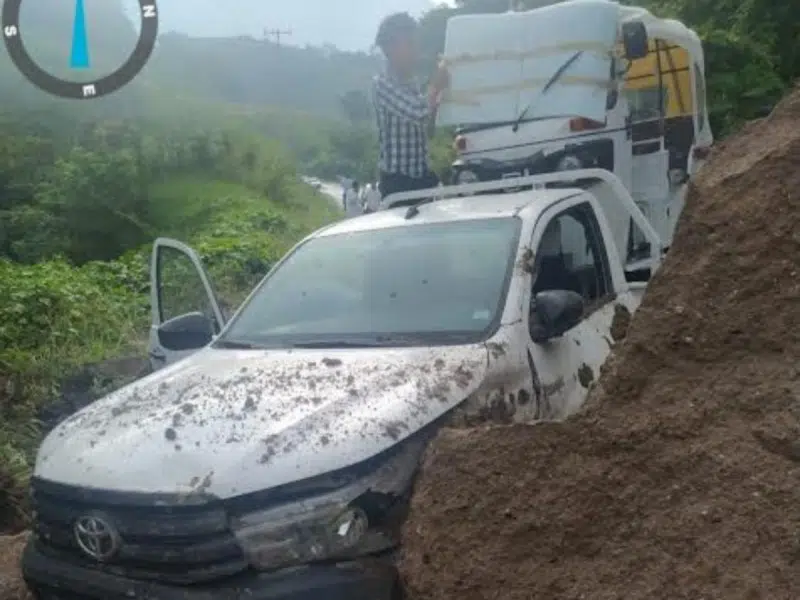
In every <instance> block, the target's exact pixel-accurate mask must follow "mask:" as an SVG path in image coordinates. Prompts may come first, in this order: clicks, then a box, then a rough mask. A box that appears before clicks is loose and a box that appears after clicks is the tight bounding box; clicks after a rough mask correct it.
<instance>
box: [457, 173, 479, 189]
mask: <svg viewBox="0 0 800 600" xmlns="http://www.w3.org/2000/svg"><path fill="white" fill-rule="evenodd" d="M479 181H480V177H478V175H477V174H476V173H475V171H470V170H469V169H467V170H464V171H459V172H458V175H456V184H458V185H464V184H467V183H478V182H479Z"/></svg>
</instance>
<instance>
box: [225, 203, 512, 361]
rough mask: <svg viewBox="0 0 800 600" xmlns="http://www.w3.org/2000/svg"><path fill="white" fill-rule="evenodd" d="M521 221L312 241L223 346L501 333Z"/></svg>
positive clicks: (253, 302)
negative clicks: (498, 331)
mask: <svg viewBox="0 0 800 600" xmlns="http://www.w3.org/2000/svg"><path fill="white" fill-rule="evenodd" d="M519 231H520V220H519V219H517V218H515V217H503V218H490V219H479V220H462V221H449V222H446V223H426V224H420V225H407V226H401V227H393V228H388V229H375V230H370V231H361V232H356V233H347V234H336V235H329V236H322V237H318V238H313V239H311V240H309V241H307V242H306V243H304V244H303V245H301V246H300V247H298V248H297V249H296V250H295V251H294V252H293V253H292V254H291V255H290V256H289V257H288V258H287V259H286V260H285V261H284V262H283V264H282V265H281V266H279V267H278V268H277V269H276V270H275V271H274V272H273V273H272V274H271V275H269V276H268V277H267V279H266V280H264V281H263V282H262V284H261V285H260V286H259V287H258V288H257V290H256V292H255V293H254V294H253V296H252V297H251V298H250V300H249V301H248V302H247V304H246V305H245V306H244V307H243V308H242V310H241V311H240V312H239V314H238V316H237V317H236V318H235V319H234V321H233V322H232V323H231V324H230V326H229V327H228V328H227V329H226V331H225V332H224V333H223V334H222V336H221V337H220V338H219V339H218V341H217V346H218V347H226V346H227V347H249V346H250V347H251V346H261V347H304V346H305V347H354V346H356V347H357V346H373V345H381V346H403V345H427V344H454V343H472V342H477V341H480V340H482V339H484V338H485V337H486V336H487V335H489V334H491V333H492V331H493V329H494V328H495V327H496V326H497V324H498V322H499V319H500V317H501V315H502V309H503V306H504V305H505V297H506V294H507V289H508V283H509V280H510V276H511V272H512V268H513V264H514V257H515V254H516V248H517V243H518V239H519Z"/></svg>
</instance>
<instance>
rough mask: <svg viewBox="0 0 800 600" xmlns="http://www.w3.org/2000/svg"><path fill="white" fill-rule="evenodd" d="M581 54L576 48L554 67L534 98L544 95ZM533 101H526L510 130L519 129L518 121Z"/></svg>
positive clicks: (524, 115) (526, 112)
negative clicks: (558, 65)
mask: <svg viewBox="0 0 800 600" xmlns="http://www.w3.org/2000/svg"><path fill="white" fill-rule="evenodd" d="M581 54H583V50H578V51H577V52H576V53H575V54H573V55H572V56H570V57H569V58H568V59H567V60H566V62H565V63H564V64H563V65H561V66H560V67H558V69H556V72H555V73H553V76H552V77H550V79H548V80H547V83H545V84H544V87H543V88H542V92H541V93H540V94H539V95H538V96H537V97H536V98H535V99H534V100H538V99H539V98H541V97H542V96H544V95H545V94H546V93H547V91H548V90H549V89H550V88H551V87H553V86H554V85H555V84H556V82H558V80H559V79H561V76H562V75H563V74H564V71H566V70H567V69H568V68H569V67H570V66H571V65H572V63H574V62H575V61H576V60H578V58H579V57H580V55H581ZM533 102H534V101H533V100H531V101H530V102H528V105H527V106H526V107H525V108H524V109H522V112H521V113H519V116H518V117H517V120H516V121H514V124H513V125H512V126H511V131H513V132H514V133H516V132H517V130H518V129H519V125H520V123H522V120H523V119H524V118H525V117H526V116H527V114H528V111H529V110H530V108H531V106H532V105H533Z"/></svg>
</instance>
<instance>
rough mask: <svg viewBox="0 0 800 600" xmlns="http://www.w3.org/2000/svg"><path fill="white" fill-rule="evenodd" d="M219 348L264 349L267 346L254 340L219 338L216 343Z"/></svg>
mask: <svg viewBox="0 0 800 600" xmlns="http://www.w3.org/2000/svg"><path fill="white" fill-rule="evenodd" d="M214 346H215V347H217V348H225V349H228V350H264V349H266V346H260V345H258V344H254V343H252V342H241V341H237V340H218V341H217V343H216V344H214Z"/></svg>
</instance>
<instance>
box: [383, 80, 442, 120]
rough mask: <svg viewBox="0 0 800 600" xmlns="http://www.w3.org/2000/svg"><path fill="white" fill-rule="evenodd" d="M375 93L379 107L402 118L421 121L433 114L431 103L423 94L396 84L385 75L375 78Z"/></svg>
mask: <svg viewBox="0 0 800 600" xmlns="http://www.w3.org/2000/svg"><path fill="white" fill-rule="evenodd" d="M373 94H374V95H375V105H376V107H377V108H379V109H384V110H386V111H387V112H388V113H390V114H393V115H395V116H396V117H400V118H401V119H405V120H407V121H416V122H420V121H424V120H425V119H427V118H428V116H430V114H431V108H430V105H429V103H428V102H426V101H425V97H424V96H423V95H422V94H418V93H414V92H412V91H410V90H407V89H405V88H404V87H402V86H399V85H394V84H393V83H392V82H391V81H389V80H388V79H387V78H385V77H376V78H375V80H374V83H373Z"/></svg>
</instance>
